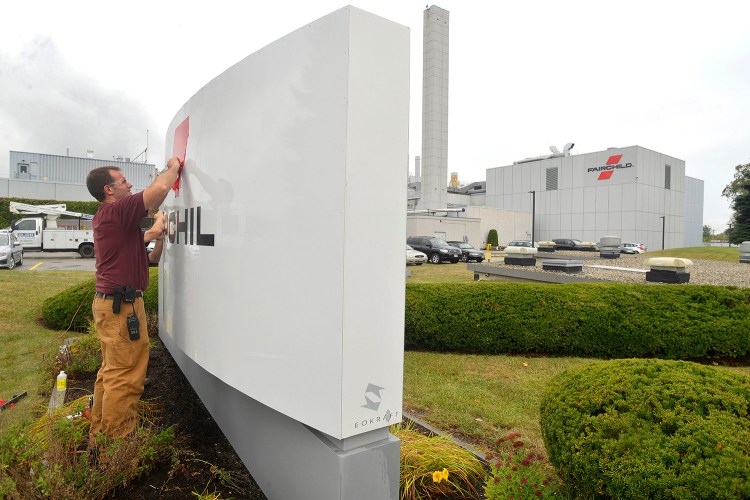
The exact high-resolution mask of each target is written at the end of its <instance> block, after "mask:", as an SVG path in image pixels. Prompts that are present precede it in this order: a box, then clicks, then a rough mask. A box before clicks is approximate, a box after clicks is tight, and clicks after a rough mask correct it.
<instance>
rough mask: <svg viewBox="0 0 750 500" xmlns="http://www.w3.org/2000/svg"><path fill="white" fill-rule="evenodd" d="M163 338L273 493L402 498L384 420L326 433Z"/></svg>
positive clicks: (395, 447) (325, 498)
mask: <svg viewBox="0 0 750 500" xmlns="http://www.w3.org/2000/svg"><path fill="white" fill-rule="evenodd" d="M162 342H164V344H165V345H166V346H167V348H168V349H169V351H170V352H171V353H172V356H173V357H174V359H175V361H176V362H177V364H178V365H179V367H180V369H181V370H182V372H183V373H184V374H185V376H186V377H187V379H188V381H189V382H190V385H192V386H193V389H195V392H196V393H197V394H198V396H199V397H200V398H201V400H202V401H203V403H204V404H205V406H206V408H207V409H208V411H209V412H211V415H212V416H213V417H214V419H215V420H216V423H217V424H219V427H220V428H221V430H222V432H223V433H224V435H225V436H226V437H227V439H229V441H230V442H231V443H232V446H233V447H234V450H235V451H236V452H237V454H238V455H239V457H240V458H241V459H242V461H243V462H244V464H245V465H246V466H247V468H248V469H249V470H250V471H251V472H252V475H253V478H254V479H255V481H256V482H257V483H258V485H259V486H260V487H261V489H262V490H263V493H264V494H265V495H266V496H267V497H268V498H269V499H271V500H274V499H280V500H294V499H306V500H316V499H320V500H338V499H340V500H347V499H357V500H370V499H372V500H382V499H397V498H398V485H399V464H400V455H399V448H400V441H399V440H398V439H397V438H396V437H395V436H393V435H392V434H390V433H389V432H388V429H387V428H381V429H376V430H373V431H370V432H366V433H363V434H358V435H356V436H353V437H351V438H346V439H342V440H339V439H335V438H333V437H331V436H327V435H325V434H323V433H321V432H319V431H316V430H313V429H311V428H309V427H307V426H306V425H304V424H302V423H300V422H298V421H296V420H294V419H291V418H289V417H287V416H286V415H284V414H282V413H279V412H277V411H275V410H273V409H272V408H269V407H268V406H265V405H263V404H261V403H259V402H257V401H255V400H254V399H252V398H250V397H248V396H247V395H245V394H243V393H241V392H239V391H238V390H236V389H235V388H233V387H231V386H229V385H227V384H225V383H224V382H222V381H221V380H220V379H218V378H216V377H215V376H213V375H211V374H210V373H208V372H207V371H206V370H205V369H203V368H202V367H201V366H200V365H198V364H196V363H195V362H194V361H193V360H192V359H190V358H189V357H188V356H186V355H185V354H184V353H183V352H182V351H181V350H179V349H177V348H176V347H175V346H173V345H170V343H171V339H170V338H169V337H168V336H164V337H162ZM175 397H180V396H179V395H175Z"/></svg>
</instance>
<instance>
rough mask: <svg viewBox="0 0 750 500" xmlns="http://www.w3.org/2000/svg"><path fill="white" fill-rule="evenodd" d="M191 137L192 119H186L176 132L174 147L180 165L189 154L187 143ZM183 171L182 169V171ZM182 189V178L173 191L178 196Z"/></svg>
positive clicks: (175, 184)
mask: <svg viewBox="0 0 750 500" xmlns="http://www.w3.org/2000/svg"><path fill="white" fill-rule="evenodd" d="M189 135H190V117H189V116H188V117H187V118H185V119H184V120H183V121H182V123H180V125H179V126H178V127H177V128H176V129H175V130H174V144H173V145H172V156H176V157H177V158H179V159H180V163H182V164H184V163H185V155H186V154H187V141H188V136H189ZM180 171H182V169H180ZM179 189H180V178H179V177H177V180H176V181H175V182H174V186H172V190H173V191H174V192H175V195H176V194H178V191H179Z"/></svg>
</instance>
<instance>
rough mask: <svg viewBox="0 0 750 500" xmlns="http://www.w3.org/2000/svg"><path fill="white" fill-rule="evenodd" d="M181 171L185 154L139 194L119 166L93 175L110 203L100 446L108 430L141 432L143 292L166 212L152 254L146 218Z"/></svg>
mask: <svg viewBox="0 0 750 500" xmlns="http://www.w3.org/2000/svg"><path fill="white" fill-rule="evenodd" d="M180 169H181V163H180V160H179V158H171V159H170V160H169V161H168V162H167V170H166V171H165V172H164V173H162V174H161V175H159V176H158V177H157V178H156V179H155V180H154V182H153V183H152V184H151V185H150V186H149V187H147V188H146V189H145V190H143V191H142V192H140V193H136V194H133V193H131V192H130V189H131V188H132V187H133V185H132V184H130V183H129V182H128V181H127V179H125V176H124V175H123V174H122V172H121V171H120V169H119V168H117V167H99V168H95V169H94V170H92V171H91V172H89V175H88V177H87V178H86V187H88V190H89V192H90V193H91V195H92V196H93V197H94V198H96V199H97V200H99V201H101V202H103V203H102V205H101V206H100V207H99V210H97V212H96V215H95V216H94V220H93V221H92V224H93V227H94V252H95V255H96V296H95V298H94V303H93V305H92V310H93V313H94V321H95V323H96V331H97V332H98V333H99V337H100V343H101V350H102V366H101V368H99V372H98V374H97V376H96V383H95V384H94V407H93V408H92V412H91V430H90V433H89V443H90V446H92V447H96V444H97V441H96V440H97V436H98V435H99V434H100V433H101V434H104V435H105V436H107V437H109V438H112V439H115V438H121V437H125V436H127V435H128V434H130V433H132V432H133V431H134V430H135V426H136V423H137V405H138V400H139V399H140V397H141V394H143V383H144V380H145V378H146V368H147V366H148V353H149V339H148V329H147V327H146V312H145V309H144V307H143V290H145V289H146V287H148V263H149V261H150V262H158V261H159V258H160V257H161V252H162V246H163V234H164V229H165V226H164V224H165V221H164V215H163V214H162V213H159V214H157V216H156V222H155V223H154V225H153V226H152V227H151V228H150V229H149V230H148V231H146V234H145V240H147V241H150V240H151V239H156V240H157V241H156V244H155V248H154V250H153V251H152V252H151V254H150V255H148V256H147V255H146V247H145V245H144V234H143V233H142V231H141V220H142V219H143V218H144V217H145V216H146V215H147V214H148V213H150V212H152V211H154V210H157V209H158V208H159V206H160V205H161V204H162V202H163V201H164V199H165V198H166V197H167V194H168V193H169V189H170V188H171V187H172V185H173V184H174V183H175V181H176V180H177V178H178V177H179V173H180Z"/></svg>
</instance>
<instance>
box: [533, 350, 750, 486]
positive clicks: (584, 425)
mask: <svg viewBox="0 0 750 500" xmlns="http://www.w3.org/2000/svg"><path fill="white" fill-rule="evenodd" d="M749 411H750V377H746V376H744V375H739V374H734V373H731V372H728V371H724V370H721V369H717V368H711V367H706V366H702V365H698V364H696V363H690V362H685V361H664V360H655V359H651V360H645V359H640V360H635V359H627V360H616V361H603V362H598V363H594V364H591V365H586V366H583V367H580V368H578V369H573V370H568V371H566V372H563V373H562V374H560V375H558V376H557V377H555V378H554V379H553V380H552V381H551V382H550V384H549V385H548V387H547V390H546V391H545V393H544V395H543V397H542V403H541V409H540V423H541V427H542V436H543V438H544V443H545V446H546V448H547V452H548V455H549V459H550V461H551V462H552V464H553V465H554V466H555V467H556V469H557V471H558V473H559V474H560V476H561V478H562V479H563V481H564V482H565V483H566V484H567V486H569V487H570V488H571V490H572V491H573V493H574V496H575V497H576V498H638V499H640V498H683V499H695V498H750V446H748V443H750V415H749V414H748V412H749Z"/></svg>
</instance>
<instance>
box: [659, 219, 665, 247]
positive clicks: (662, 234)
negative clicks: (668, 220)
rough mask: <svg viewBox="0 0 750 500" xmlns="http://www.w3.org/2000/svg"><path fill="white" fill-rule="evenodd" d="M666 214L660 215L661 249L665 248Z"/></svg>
mask: <svg viewBox="0 0 750 500" xmlns="http://www.w3.org/2000/svg"><path fill="white" fill-rule="evenodd" d="M664 217H665V216H664V215H662V216H661V217H659V218H660V219H661V249H662V250H664Z"/></svg>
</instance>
